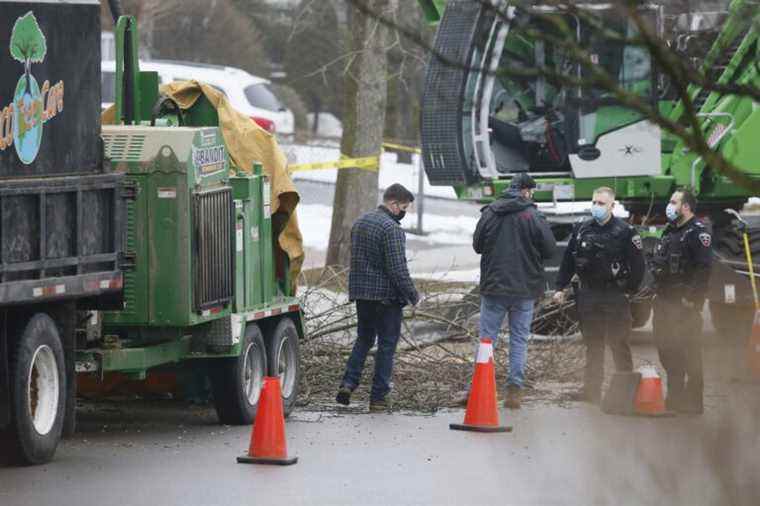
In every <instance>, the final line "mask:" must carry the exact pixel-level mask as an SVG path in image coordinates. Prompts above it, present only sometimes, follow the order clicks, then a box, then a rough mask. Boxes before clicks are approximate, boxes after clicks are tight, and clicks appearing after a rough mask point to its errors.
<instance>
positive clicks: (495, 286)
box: [472, 190, 557, 298]
mask: <svg viewBox="0 0 760 506" xmlns="http://www.w3.org/2000/svg"><path fill="white" fill-rule="evenodd" d="M472 247H473V248H474V249H475V252H476V253H479V254H480V255H482V256H481V258H480V293H482V294H486V295H512V296H517V297H525V298H536V297H538V296H540V295H541V294H542V293H543V291H544V288H545V281H544V261H546V260H548V259H550V258H552V257H553V256H554V255H555V254H556V251H557V243H556V241H555V240H554V235H553V234H552V231H551V229H550V228H549V224H548V223H547V222H546V219H545V218H544V217H543V215H542V214H541V213H540V212H539V211H538V209H537V208H536V205H535V204H534V203H533V202H531V201H529V200H527V199H525V198H523V197H522V196H520V194H519V192H517V191H516V190H509V191H507V192H504V194H502V196H501V197H500V198H498V199H497V200H496V201H495V202H493V203H492V204H490V205H488V206H486V207H484V208H483V209H481V216H480V221H478V226H477V227H476V228H475V234H474V235H473V238H472Z"/></svg>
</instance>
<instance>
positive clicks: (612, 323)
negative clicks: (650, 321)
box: [578, 290, 633, 401]
mask: <svg viewBox="0 0 760 506" xmlns="http://www.w3.org/2000/svg"><path fill="white" fill-rule="evenodd" d="M578 316H579V319H580V323H581V332H582V333H583V341H584V342H585V344H586V368H585V371H584V390H585V392H586V396H587V397H588V398H590V399H592V400H595V401H598V400H599V399H600V397H601V393H602V382H603V381H604V345H605V343H606V344H607V346H609V347H610V351H612V359H613V361H614V362H615V370H616V371H618V372H630V371H632V370H633V357H632V356H631V347H630V345H629V344H628V339H629V338H630V335H631V308H630V306H629V304H628V300H627V299H626V298H625V296H624V295H623V294H622V293H616V292H610V291H594V290H585V291H581V292H579V293H578Z"/></svg>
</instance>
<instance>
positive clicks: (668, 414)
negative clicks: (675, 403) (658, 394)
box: [633, 411, 676, 418]
mask: <svg viewBox="0 0 760 506" xmlns="http://www.w3.org/2000/svg"><path fill="white" fill-rule="evenodd" d="M633 416H639V417H643V418H673V417H674V416H676V412H675V411H663V412H662V413H634V414H633Z"/></svg>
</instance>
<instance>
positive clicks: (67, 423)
mask: <svg viewBox="0 0 760 506" xmlns="http://www.w3.org/2000/svg"><path fill="white" fill-rule="evenodd" d="M58 318H59V325H60V326H61V341H62V344H63V356H64V358H65V360H66V364H65V365H64V367H65V371H66V404H65V406H64V412H63V432H62V434H61V437H64V438H69V437H71V436H73V435H74V431H75V430H76V407H77V373H76V326H77V311H76V305H75V304H66V305H65V306H64V307H63V310H62V311H61V312H60V313H59V314H58Z"/></svg>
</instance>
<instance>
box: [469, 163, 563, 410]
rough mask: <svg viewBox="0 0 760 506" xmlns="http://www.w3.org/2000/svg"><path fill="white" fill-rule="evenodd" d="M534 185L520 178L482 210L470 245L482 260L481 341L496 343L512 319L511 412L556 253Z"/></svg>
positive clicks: (508, 401)
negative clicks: (546, 271)
mask: <svg viewBox="0 0 760 506" xmlns="http://www.w3.org/2000/svg"><path fill="white" fill-rule="evenodd" d="M535 187H536V182H535V181H534V180H533V178H532V177H530V176H529V175H528V174H525V173H520V174H516V175H515V176H514V177H513V178H512V181H511V183H510V187H509V189H508V190H507V191H506V192H504V194H503V195H501V197H499V198H498V199H496V201H495V202H493V203H492V204H490V205H488V206H486V207H484V208H483V209H482V210H481V216H480V220H479V221H478V225H477V227H476V228H475V234H474V235H473V239H472V246H473V248H474V249H475V252H476V253H479V254H480V255H482V256H481V258H480V337H481V339H484V338H485V339H491V340H492V341H496V339H497V338H498V337H499V330H500V329H501V324H502V322H503V321H504V316H505V315H507V314H508V315H509V377H508V379H507V398H506V400H505V401H504V405H505V406H506V407H508V408H512V409H517V408H519V407H520V397H521V389H522V387H523V382H524V379H525V361H526V353H527V347H528V336H529V335H530V326H531V322H532V321H533V305H534V304H535V300H536V298H537V297H539V296H541V295H542V294H543V293H544V291H545V281H544V261H545V260H548V259H550V258H551V257H552V256H554V254H555V253H556V248H557V244H556V242H555V240H554V235H553V234H552V231H551V229H550V228H549V224H548V223H547V222H546V219H545V218H544V217H543V215H542V214H541V213H540V212H539V211H538V209H537V208H536V205H535V204H534V203H533V202H532V200H531V199H532V198H533V191H534V189H535Z"/></svg>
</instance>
